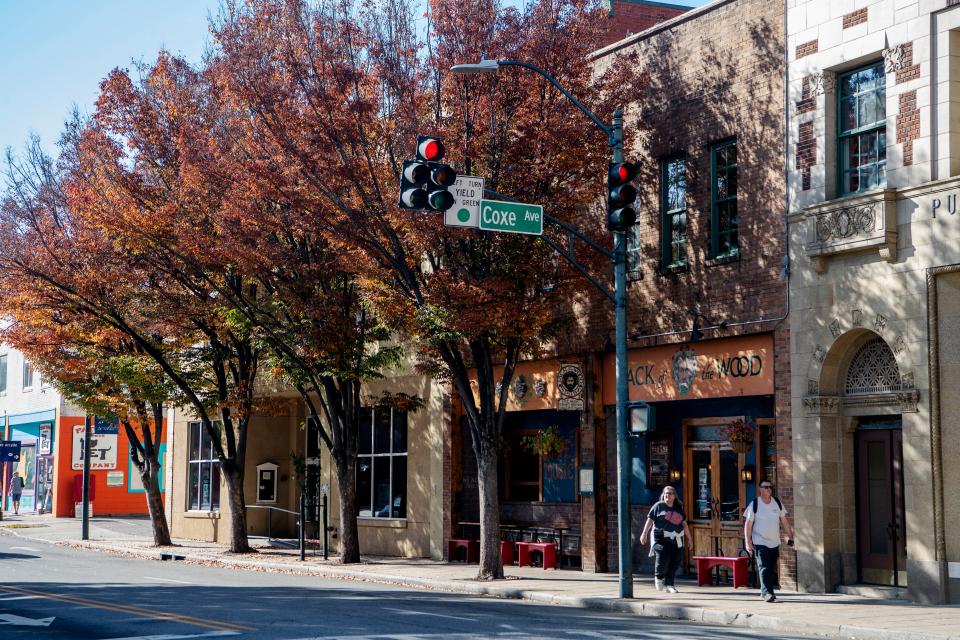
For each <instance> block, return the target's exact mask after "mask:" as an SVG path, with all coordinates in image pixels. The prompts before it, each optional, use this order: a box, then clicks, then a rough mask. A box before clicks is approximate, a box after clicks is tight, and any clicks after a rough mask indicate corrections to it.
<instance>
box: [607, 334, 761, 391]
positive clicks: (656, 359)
mask: <svg viewBox="0 0 960 640" xmlns="http://www.w3.org/2000/svg"><path fill="white" fill-rule="evenodd" d="M627 359H628V373H627V387H628V389H629V392H630V400H643V401H645V402H661V401H664V400H687V399H700V398H730V397H736V396H761V395H771V394H772V393H773V338H772V337H771V336H769V335H761V336H745V337H741V338H731V339H728V340H710V341H708V342H695V343H686V344H678V345H666V346H663V347H653V348H650V349H633V350H631V351H629V352H628V355H627ZM615 363H616V357H615V355H614V354H612V353H609V354H607V355H605V356H604V359H603V403H604V404H615V403H616V395H617V394H616V381H617V378H616V369H615Z"/></svg>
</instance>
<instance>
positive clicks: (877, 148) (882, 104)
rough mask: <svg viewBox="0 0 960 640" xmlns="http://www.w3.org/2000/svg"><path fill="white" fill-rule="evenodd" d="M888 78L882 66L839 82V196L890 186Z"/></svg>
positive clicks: (863, 69)
mask: <svg viewBox="0 0 960 640" xmlns="http://www.w3.org/2000/svg"><path fill="white" fill-rule="evenodd" d="M886 85H887V77H886V74H885V72H884V69H883V63H882V62H878V63H876V64H872V65H870V66H869V67H863V68H862V69H856V70H854V71H851V72H850V73H846V74H844V75H842V76H840V78H839V79H838V83H837V86H838V89H837V133H838V141H837V142H838V144H837V155H838V157H839V162H838V168H839V173H840V175H839V180H840V189H839V192H840V195H841V196H844V195H849V194H851V193H860V192H861V191H868V190H870V189H876V188H878V187H883V186H884V185H886V183H887V176H886V169H887V126H886V122H887V104H886V101H887V86H886Z"/></svg>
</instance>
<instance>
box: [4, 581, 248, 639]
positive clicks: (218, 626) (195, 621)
mask: <svg viewBox="0 0 960 640" xmlns="http://www.w3.org/2000/svg"><path fill="white" fill-rule="evenodd" d="M0 591H7V592H9V593H18V594H21V595H31V596H38V597H40V598H47V599H48V600H58V601H60V602H67V603H70V604H78V605H81V606H85V607H94V608H97V609H106V610H107V611H116V612H118V613H132V614H134V615H139V616H142V617H144V618H151V619H153V620H169V621H171V622H182V623H184V624H189V625H193V626H195V627H203V628H205V629H215V630H218V631H254V630H256V627H247V626H244V625H241V624H232V623H230V622H217V621H216V620H206V619H204V618H195V617H193V616H185V615H181V614H179V613H166V612H164V611H151V610H150V609H144V608H142V607H134V606H131V605H125V604H114V603H109V602H100V601H98V600H89V599H87V598H81V597H78V596H70V595H66V594H61V593H47V592H45V591H36V590H34V589H25V588H23V587H11V586H7V585H0Z"/></svg>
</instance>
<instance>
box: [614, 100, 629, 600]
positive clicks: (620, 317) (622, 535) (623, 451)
mask: <svg viewBox="0 0 960 640" xmlns="http://www.w3.org/2000/svg"><path fill="white" fill-rule="evenodd" d="M610 147H611V150H612V152H613V162H614V163H620V162H623V111H621V110H620V109H619V108H618V109H617V110H616V111H614V112H613V127H612V128H611V131H610ZM613 279H614V304H613V306H614V310H615V323H616V349H617V523H618V542H619V544H618V551H619V556H620V597H621V598H632V597H633V543H632V537H631V535H630V524H631V514H630V477H631V475H632V469H631V467H630V447H629V444H628V441H627V402H628V401H629V391H628V389H627V234H626V232H625V231H624V230H622V229H617V230H616V231H614V233H613Z"/></svg>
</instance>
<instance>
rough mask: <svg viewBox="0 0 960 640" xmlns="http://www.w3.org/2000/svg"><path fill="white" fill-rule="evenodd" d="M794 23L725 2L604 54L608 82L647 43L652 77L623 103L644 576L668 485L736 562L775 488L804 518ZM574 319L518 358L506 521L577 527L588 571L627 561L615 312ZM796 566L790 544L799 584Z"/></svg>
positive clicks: (598, 309)
mask: <svg viewBox="0 0 960 640" xmlns="http://www.w3.org/2000/svg"><path fill="white" fill-rule="evenodd" d="M618 6H619V5H618ZM783 23H784V14H783V7H782V5H779V4H778V3H770V2H766V1H765V0H730V1H717V2H713V3H711V4H708V5H706V6H704V7H701V8H699V9H690V10H688V11H685V12H683V13H682V14H679V15H676V16H674V17H672V18H670V19H668V20H666V21H663V22H661V23H659V24H656V25H654V26H651V27H650V28H648V29H646V30H644V31H642V32H640V33H637V34H635V35H632V36H629V37H627V38H625V39H623V40H621V41H618V42H616V43H613V44H611V45H609V46H607V47H605V48H604V49H601V50H599V51H597V52H595V54H594V56H593V62H594V64H595V66H596V69H597V72H598V73H603V72H604V69H605V68H606V67H607V66H608V65H609V64H610V63H611V62H612V61H613V60H614V59H615V58H616V57H618V56H621V55H627V54H630V53H633V52H635V53H637V54H638V60H639V62H638V63H639V64H640V65H642V66H643V68H644V70H645V71H647V72H649V77H650V86H649V87H648V89H647V90H646V91H645V93H644V95H641V96H636V97H635V101H633V102H631V103H630V104H627V105H624V107H625V131H626V140H627V144H626V152H625V155H626V156H627V157H628V158H635V159H636V160H637V162H638V163H639V164H640V166H641V175H640V177H639V178H638V180H637V181H636V184H637V185H640V187H639V188H640V190H641V201H642V206H641V207H640V208H639V209H638V212H639V214H640V220H639V223H638V224H637V225H636V227H635V230H634V233H633V234H631V238H632V241H631V246H630V280H631V282H630V288H629V307H628V309H629V310H628V315H629V318H628V322H629V327H630V334H631V335H630V340H629V344H628V348H629V361H630V364H629V369H630V379H629V387H630V398H631V400H644V401H646V402H648V403H650V404H652V405H653V406H654V408H655V411H656V418H655V422H654V424H652V425H651V427H650V430H649V431H647V432H646V433H642V434H640V435H638V436H636V437H631V438H630V449H631V450H630V456H631V459H632V479H631V484H632V489H631V503H632V505H633V507H632V518H633V523H632V528H633V533H634V536H633V538H634V540H633V559H634V564H635V565H636V566H637V567H639V568H640V571H641V572H648V573H649V571H650V566H649V565H650V564H651V560H650V559H649V558H648V554H647V549H646V548H640V545H639V534H640V531H641V530H642V526H643V523H644V520H645V518H646V513H647V511H648V509H649V507H650V505H651V504H652V503H653V502H655V501H656V500H657V499H658V497H659V495H660V491H661V490H662V488H663V486H664V485H667V484H673V485H675V486H676V488H677V489H678V491H679V493H680V497H681V499H682V500H683V501H684V503H685V505H686V508H687V512H688V514H689V515H690V516H691V520H692V525H693V526H692V529H693V533H694V538H695V540H694V543H695V544H694V549H695V551H696V552H699V553H703V554H714V553H716V552H717V551H722V552H723V553H725V554H733V555H736V553H737V551H738V549H740V548H741V547H742V531H743V520H742V513H743V510H744V509H745V507H746V505H747V503H748V502H749V501H750V500H752V499H753V498H754V497H755V495H756V492H757V485H758V484H759V482H760V480H761V479H770V480H773V481H774V482H775V483H776V485H777V492H778V495H779V497H780V498H781V500H782V501H783V502H784V504H785V505H786V506H787V508H788V510H791V511H792V506H793V493H792V477H791V473H792V468H791V466H790V464H789V460H790V452H791V437H790V386H789V384H790V378H789V328H788V324H787V321H786V316H787V312H788V305H787V273H788V271H787V270H786V269H785V266H786V255H787V248H786V222H785V205H786V200H785V198H786V195H785V189H784V181H783V174H784V151H783V150H784V143H785V133H784V126H783V104H784V83H783V77H784V57H783V51H784V39H783ZM602 115H603V114H601V116H602ZM576 320H577V321H576V322H574V323H572V327H573V328H571V329H570V330H569V331H568V332H567V334H566V335H564V336H563V337H562V339H561V340H559V341H558V343H557V346H556V352H555V353H554V354H553V357H552V358H550V359H545V360H541V361H537V362H526V363H523V364H522V365H521V366H520V367H519V368H518V370H517V376H516V383H515V384H514V385H513V386H512V388H511V389H509V390H508V393H509V396H508V398H509V402H508V414H507V419H506V422H505V425H504V441H505V444H506V445H507V451H508V452H509V453H508V455H507V458H506V460H505V463H504V477H503V486H504V500H503V503H502V506H501V516H502V520H504V521H506V522H511V523H517V524H520V525H521V526H524V525H526V526H531V525H535V524H536V525H540V526H546V527H553V528H555V529H557V530H563V531H565V532H566V534H565V538H564V539H565V540H567V541H568V543H569V544H570V545H571V549H569V551H571V552H575V554H576V555H578V556H579V558H580V560H581V562H582V566H583V568H584V570H588V571H616V569H617V566H616V564H617V562H616V559H617V535H616V532H617V519H616V518H617V513H616V503H617V495H616V487H617V481H616V442H615V426H614V425H615V423H614V419H613V410H614V404H615V377H614V358H613V353H612V351H613V347H612V338H613V324H614V323H613V309H612V305H611V304H610V303H609V301H607V300H606V299H605V298H602V297H601V296H600V295H599V294H597V295H596V297H595V298H593V299H592V300H591V301H590V302H589V303H588V304H585V305H583V306H581V307H579V309H578V311H577V318H576ZM739 418H743V419H745V421H746V422H747V423H748V424H749V425H750V426H751V427H754V429H753V440H752V441H751V442H750V443H749V444H748V445H747V447H745V448H746V449H747V450H746V451H745V452H740V451H736V450H734V447H733V446H731V444H730V443H729V442H727V439H726V438H725V437H724V436H723V435H722V433H721V428H722V427H724V426H725V425H728V424H730V423H733V422H735V421H736V420H737V419H739ZM454 424H456V421H454ZM547 427H553V428H554V429H555V431H556V433H557V434H558V436H559V437H560V438H561V439H563V440H565V441H566V442H567V444H568V446H567V447H566V448H565V449H564V453H563V454H561V455H559V456H543V455H539V456H538V455H536V454H533V453H531V452H530V451H528V450H527V449H525V448H524V447H523V446H522V442H523V438H524V437H530V436H531V435H536V434H538V433H543V432H544V430H545V429H546V428H547ZM458 434H459V430H457V429H454V445H453V447H452V450H453V451H454V452H457V451H459V452H461V454H462V455H461V456H459V457H458V456H454V462H453V471H452V490H453V520H454V521H456V520H458V519H462V520H470V519H476V518H471V516H473V515H475V514H476V504H475V500H476V498H475V494H476V485H475V482H476V480H475V470H474V469H473V468H472V467H471V462H470V460H471V458H472V456H471V453H470V451H469V443H468V442H465V441H466V440H467V439H466V438H462V439H460V438H459V435H458ZM738 448H739V446H738ZM458 460H459V461H458ZM590 483H592V484H593V485H594V486H593V487H592V489H593V490H592V491H585V490H584V489H585V486H584V485H585V484H587V485H589V484H590ZM575 544H579V548H578V549H576V550H574V549H573V545H575ZM689 548H690V547H689V546H688V550H689ZM794 566H795V564H794V557H793V553H792V552H785V553H784V554H783V556H782V567H781V582H782V584H783V586H784V587H785V588H790V587H792V586H794V585H795V584H796V582H795V570H794Z"/></svg>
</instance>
